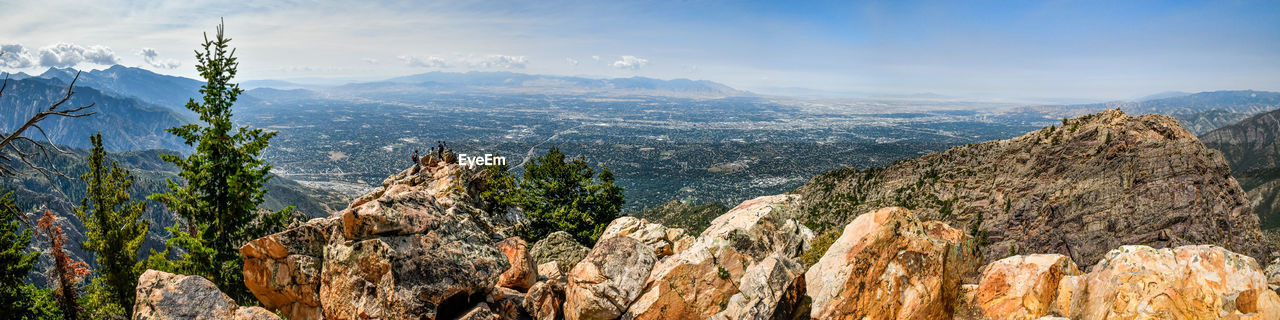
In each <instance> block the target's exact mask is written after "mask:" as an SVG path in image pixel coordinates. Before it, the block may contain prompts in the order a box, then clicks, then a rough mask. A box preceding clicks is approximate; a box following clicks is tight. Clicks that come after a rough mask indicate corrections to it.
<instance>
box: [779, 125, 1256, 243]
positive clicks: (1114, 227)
mask: <svg viewBox="0 0 1280 320" xmlns="http://www.w3.org/2000/svg"><path fill="white" fill-rule="evenodd" d="M795 192H796V193H799V194H801V195H803V196H804V197H803V198H804V199H805V204H803V205H802V206H801V207H802V212H804V215H805V218H803V220H806V221H807V223H809V224H812V225H815V226H818V229H819V230H823V231H826V230H832V229H830V228H831V227H833V226H839V225H843V224H844V223H846V222H848V221H849V220H850V219H852V217H853V216H855V215H857V214H860V213H862V212H867V211H870V210H873V209H875V208H880V207H886V206H901V207H906V208H910V209H912V210H913V211H915V212H916V213H917V214H919V215H921V216H922V219H937V220H941V221H944V222H947V223H949V224H951V225H956V226H966V230H968V232H970V233H971V234H972V235H974V236H975V237H978V238H979V240H980V241H979V242H980V243H982V245H981V251H982V253H983V256H984V257H985V258H986V259H987V260H996V259H999V258H1002V257H1005V256H1009V255H1013V254H1017V253H1018V252H1041V253H1058V254H1062V255H1065V256H1068V257H1071V258H1072V259H1073V260H1074V261H1075V262H1076V263H1077V264H1079V265H1091V264H1092V262H1094V261H1097V259H1099V258H1101V257H1102V255H1103V254H1105V253H1106V252H1107V250H1110V249H1111V248H1115V247H1118V246H1120V245H1124V244H1149V245H1153V246H1156V247H1168V246H1177V245H1184V244H1218V245H1222V246H1225V247H1227V248H1230V249H1232V250H1235V251H1237V252H1243V253H1246V254H1250V255H1254V256H1257V257H1260V258H1262V256H1263V255H1264V254H1265V252H1264V251H1265V250H1264V249H1263V247H1264V246H1263V245H1262V244H1261V243H1262V235H1261V233H1260V232H1259V229H1258V218H1257V216H1255V215H1254V214H1253V212H1252V210H1251V209H1250V208H1249V205H1248V202H1247V199H1246V198H1245V196H1244V192H1242V191H1241V189H1240V186H1239V184H1238V183H1237V182H1236V180H1235V179H1234V178H1232V177H1231V170H1230V168H1228V166H1227V163H1226V162H1225V160H1224V159H1223V157H1222V155H1221V154H1220V153H1218V152H1216V151H1213V150H1210V149H1207V148H1205V146H1204V144H1202V143H1200V141H1199V140H1197V138H1196V137H1195V136H1194V135H1192V134H1191V133H1190V132H1188V131H1187V130H1185V129H1183V128H1182V127H1181V126H1180V125H1179V124H1178V122H1177V121H1176V120H1174V119H1173V118H1170V117H1166V116H1160V115H1143V116H1137V117H1134V116H1129V115H1127V114H1125V113H1124V112H1122V111H1120V110H1117V109H1111V110H1107V111H1103V112H1100V113H1095V114H1090V115H1085V116H1081V117H1077V118H1073V119H1064V120H1063V121H1062V123H1061V125H1054V126H1051V127H1048V128H1044V129H1041V130H1037V131H1032V132H1030V133H1028V134H1026V135H1023V136H1021V137H1017V138H1013V139H1009V140H1000V141H989V142H983V143H977V144H970V145H963V146H958V147H954V148H951V149H948V150H946V151H944V152H939V153H933V154H929V155H925V156H922V157H919V158H914V159H908V160H903V161H900V162H898V163H895V164H893V165H890V166H887V167H883V168H872V169H867V170H857V169H853V168H845V169H838V170H833V171H830V172H826V173H823V174H821V175H819V176H818V177H815V178H814V179H813V180H812V181H810V182H809V183H808V184H806V185H805V186H802V187H800V188H799V189H797V190H796V191H795Z"/></svg>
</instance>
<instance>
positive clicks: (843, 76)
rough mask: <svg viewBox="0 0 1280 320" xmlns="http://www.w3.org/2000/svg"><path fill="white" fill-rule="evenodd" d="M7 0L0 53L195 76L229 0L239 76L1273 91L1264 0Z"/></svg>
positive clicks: (1271, 39)
mask: <svg viewBox="0 0 1280 320" xmlns="http://www.w3.org/2000/svg"><path fill="white" fill-rule="evenodd" d="M0 5H2V6H4V7H6V8H10V10H5V11H4V12H0V26H3V28H4V30H8V32H6V33H8V34H6V35H4V37H0V51H5V52H7V53H5V54H4V55H3V56H0V69H3V70H5V71H9V72H27V73H33V74H38V73H40V72H43V71H44V70H46V69H47V68H49V67H74V68H77V69H101V68H105V67H106V66H108V65H111V64H116V63H118V64H122V65H126V66H133V67H141V68H144V69H148V70H151V71H154V72H157V73H162V74H169V75H177V76H183V77H188V78H195V71H194V68H193V67H192V66H193V64H194V56H193V54H192V50H195V49H197V48H198V45H199V42H200V41H201V40H202V38H201V33H203V32H212V31H213V29H214V26H216V25H217V23H218V20H219V18H220V17H222V18H224V19H225V21H226V24H227V33H228V35H229V36H230V37H231V38H232V39H234V40H233V41H232V45H233V46H234V47H236V48H237V49H238V50H237V54H238V56H239V57H240V58H241V63H242V64H241V69H240V71H241V72H240V76H239V78H238V79H239V80H240V81H250V80H267V79H271V80H297V79H321V80H323V79H351V80H362V79H363V80H370V79H385V78H391V77H396V76H404V75H410V74H420V73H425V72H431V71H446V72H466V71H511V72H520V73H528V74H547V75H564V76H586V77H631V76H642V77H650V78H659V79H673V78H687V79H694V80H710V81H715V82H719V83H723V84H726V85H729V86H731V87H734V88H737V89H743V90H749V91H752V92H756V93H762V94H784V95H792V96H815V95H831V96H886V95H911V94H920V93H932V94H938V95H945V96H956V97H967V98H992V99H1068V98H1069V99H1081V100H1096V101H1105V100H1129V99H1134V98H1137V97H1142V96H1147V95H1151V94H1156V93H1161V92H1168V91H1184V92H1201V91H1215V90H1248V89H1252V90H1268V91H1280V76H1276V75H1277V74H1280V50H1277V49H1280V21H1275V19H1271V18H1270V17H1269V15H1270V14H1271V13H1274V12H1277V9H1280V6H1278V5H1277V3H1273V2H1251V1H1239V2H1230V3H1227V2H1189V3H1176V4H1169V3H1158V2H1126V3H1107V2H1094V3H1085V2H1043V3H1034V4H1032V3H1013V4H1009V3H983V4H951V3H940V2H910V3H899V2H856V3H835V2H832V3H804V4H789V3H788V4H782V3H754V2H753V3H727V2H718V1H690V2H663V3H644V2H622V3H605V4H602V3H593V2H572V1H550V2H538V3H515V2H485V3H431V4H418V3H413V2H394V1H376V2H370V3H365V4H358V5H347V4H344V3H330V2H305V3H302V2H284V3H273V4H269V5H260V4H228V3H224V2H205V1H196V2H184V3H173V2H158V3H125V2H120V3H117V2H116V1H102V2H92V3H74V2H71V3H66V2H61V1H41V2H29V1H27V2H19V1H8V0H0ZM806 93H807V94H806Z"/></svg>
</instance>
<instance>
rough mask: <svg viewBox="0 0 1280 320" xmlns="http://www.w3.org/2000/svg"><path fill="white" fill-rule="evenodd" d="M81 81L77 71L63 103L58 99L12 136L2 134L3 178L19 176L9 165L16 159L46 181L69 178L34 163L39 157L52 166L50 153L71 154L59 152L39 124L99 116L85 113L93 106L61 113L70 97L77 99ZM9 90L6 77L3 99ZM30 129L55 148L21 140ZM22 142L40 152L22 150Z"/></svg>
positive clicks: (1, 92)
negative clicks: (77, 84) (58, 119)
mask: <svg viewBox="0 0 1280 320" xmlns="http://www.w3.org/2000/svg"><path fill="white" fill-rule="evenodd" d="M79 80H80V72H78V71H77V72H76V77H75V78H73V79H71V84H68V85H67V92H66V94H64V95H63V96H62V98H61V99H59V100H58V101H57V102H54V103H53V104H52V105H49V107H48V108H45V109H44V110H41V111H39V112H36V114H35V115H32V116H31V118H29V119H27V121H26V122H25V123H23V124H22V126H19V127H18V128H17V129H16V130H14V131H13V132H11V133H9V134H8V135H4V134H0V137H4V139H3V140H0V160H4V161H6V163H0V176H13V175H15V174H17V171H16V168H13V166H12V165H10V164H9V163H7V162H8V161H11V160H13V159H14V158H16V159H17V160H19V161H21V162H22V163H23V164H25V165H26V166H27V167H29V168H31V169H33V170H35V171H36V172H39V173H40V174H41V175H44V176H45V178H51V176H50V174H51V173H52V174H54V175H57V176H60V177H66V175H65V174H62V172H60V171H58V170H57V168H45V167H41V166H38V165H36V164H34V163H32V162H31V159H32V158H34V157H36V156H42V157H43V158H44V159H45V161H46V162H51V161H50V160H51V159H52V157H51V156H50V151H51V150H50V149H52V152H53V153H61V154H66V153H69V152H68V151H65V150H62V149H60V148H58V146H57V144H55V143H54V142H53V139H51V138H50V137H49V134H48V133H47V132H45V130H44V128H42V127H40V125H39V123H40V122H41V121H44V120H45V119H46V118H48V117H51V116H52V117H66V118H80V117H87V116H91V115H94V114H96V113H98V112H97V111H88V112H86V111H85V110H86V109H89V108H92V107H93V105H94V104H92V103H90V104H88V105H85V106H80V107H73V108H68V109H62V110H59V109H58V108H60V107H62V105H63V104H66V103H67V101H69V100H71V96H73V95H75V90H74V89H75V86H76V81H79ZM8 87H9V76H8V75H7V74H6V75H5V77H4V83H3V84H0V96H4V89H6V88H8ZM30 128H35V129H36V131H39V132H40V135H41V136H43V137H44V140H45V141H46V142H48V143H49V145H50V146H53V147H52V148H47V147H45V146H44V145H42V144H40V143H38V142H36V141H35V140H33V139H31V138H28V137H24V136H22V134H23V133H24V132H26V131H27V129H30ZM19 141H25V142H27V143H30V144H31V145H35V146H36V148H38V150H30V151H28V150H23V148H22V147H20V146H19V144H20V143H17V142H19ZM9 155H13V156H15V157H13V158H11V157H9ZM50 180H52V179H50Z"/></svg>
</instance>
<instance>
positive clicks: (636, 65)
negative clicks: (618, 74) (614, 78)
mask: <svg viewBox="0 0 1280 320" xmlns="http://www.w3.org/2000/svg"><path fill="white" fill-rule="evenodd" d="M647 64H649V60H648V59H644V58H639V57H636V56H622V59H621V60H618V61H614V62H613V67H614V68H618V69H625V70H639V69H640V67H644V66H645V65H647Z"/></svg>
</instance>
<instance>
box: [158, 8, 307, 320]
mask: <svg viewBox="0 0 1280 320" xmlns="http://www.w3.org/2000/svg"><path fill="white" fill-rule="evenodd" d="M230 41H231V39H230V38H227V37H226V36H225V34H224V33H223V26H222V24H219V25H218V28H217V33H216V34H215V36H214V38H213V39H212V40H210V39H209V37H208V35H205V41H204V44H203V47H204V50H203V52H201V51H196V60H197V61H198V65H197V66H196V69H197V70H198V71H199V72H200V76H201V77H202V78H204V80H205V85H204V86H203V87H201V89H200V92H201V93H202V94H204V97H203V98H202V100H201V101H199V102H197V101H196V100H195V99H191V100H190V101H188V102H187V106H186V107H187V109H190V110H191V111H194V112H195V113H197V114H199V115H200V122H202V123H200V124H189V125H185V126H181V127H174V128H169V129H168V131H169V132H170V133H172V134H173V135H176V136H178V137H180V138H182V139H183V140H184V141H185V143H186V144H187V145H189V146H192V147H195V152H194V153H192V154H191V155H189V156H186V157H182V156H178V155H162V156H161V158H162V159H163V160H165V161H167V162H170V163H173V164H175V165H177V166H178V168H181V169H182V172H181V173H179V177H181V181H173V180H170V181H169V183H168V187H169V192H167V193H158V194H154V195H152V196H151V199H154V200H156V201H159V202H160V203H162V204H164V205H165V206H166V207H168V208H169V210H171V211H173V212H175V213H177V215H178V216H180V217H182V218H183V219H185V226H184V227H180V226H177V225H175V226H174V227H172V228H169V230H170V232H172V233H173V234H174V237H173V238H172V239H170V240H169V241H168V244H169V245H171V246H178V247H182V248H183V249H184V251H185V252H186V253H184V254H183V259H182V260H181V261H173V262H172V264H168V265H166V266H164V267H167V268H171V271H175V272H180V273H185V274H192V275H199V276H203V277H205V278H208V279H209V280H210V281H213V282H214V283H215V284H217V285H218V288H220V289H222V291H223V292H226V293H227V294H228V295H230V296H232V297H233V298H235V299H236V300H239V301H241V302H248V301H250V300H251V299H252V295H251V294H250V293H249V291H248V289H246V288H245V286H244V281H243V276H242V274H241V272H242V269H243V267H242V265H243V264H244V261H243V259H242V258H241V257H240V251H239V248H240V246H242V245H244V244H245V243H246V242H248V241H249V240H252V239H255V238H257V237H261V236H264V235H266V234H268V233H271V232H274V231H277V230H279V229H280V228H282V227H283V226H284V223H285V217H286V216H287V215H288V213H289V211H291V210H292V209H293V208H292V207H288V208H285V209H284V210H281V211H277V212H266V213H261V214H260V213H259V212H258V205H260V204H261V203H262V201H263V195H264V194H265V192H266V190H265V189H264V188H263V185H264V184H266V182H267V181H268V179H270V176H269V175H268V173H269V172H270V170H271V166H270V165H268V164H267V163H265V162H263V161H262V160H261V159H259V156H260V154H261V152H262V149H264V148H266V147H267V143H268V140H270V139H271V137H272V136H275V132H266V131H263V130H262V129H252V128H249V127H235V125H234V124H233V123H232V121H231V107H232V105H233V104H234V103H235V102H236V98H237V97H238V96H239V95H240V94H241V93H242V92H244V90H242V89H240V86H239V85H237V84H235V83H232V82H231V80H232V79H233V78H234V77H235V75H236V67H237V66H238V62H236V57H235V50H234V49H231V48H230V47H229V45H228V44H229V42H230ZM162 264H163V263H162Z"/></svg>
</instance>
